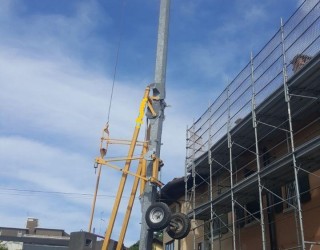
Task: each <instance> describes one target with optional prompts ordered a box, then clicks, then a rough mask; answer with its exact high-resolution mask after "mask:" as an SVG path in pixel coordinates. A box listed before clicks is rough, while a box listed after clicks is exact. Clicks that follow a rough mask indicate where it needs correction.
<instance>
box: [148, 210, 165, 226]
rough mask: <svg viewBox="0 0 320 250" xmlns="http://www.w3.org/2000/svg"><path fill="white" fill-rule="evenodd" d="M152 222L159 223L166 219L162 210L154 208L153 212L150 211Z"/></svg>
mask: <svg viewBox="0 0 320 250" xmlns="http://www.w3.org/2000/svg"><path fill="white" fill-rule="evenodd" d="M149 218H150V221H151V222H152V223H159V222H161V221H162V220H163V218H164V212H163V210H162V209H160V208H153V209H152V210H151V211H150V216H149Z"/></svg>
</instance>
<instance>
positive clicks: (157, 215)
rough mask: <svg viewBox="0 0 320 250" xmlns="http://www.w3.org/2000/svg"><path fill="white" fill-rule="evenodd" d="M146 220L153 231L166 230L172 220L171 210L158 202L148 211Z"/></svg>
mask: <svg viewBox="0 0 320 250" xmlns="http://www.w3.org/2000/svg"><path fill="white" fill-rule="evenodd" d="M145 219H146V222H147V225H148V226H149V228H150V229H151V230H153V231H158V230H162V229H165V228H166V227H167V226H168V225H169V223H170V220H171V211H170V208H169V207H168V205H167V204H165V203H163V202H156V203H154V204H152V205H151V206H150V207H149V208H148V209H147V212H146V217H145Z"/></svg>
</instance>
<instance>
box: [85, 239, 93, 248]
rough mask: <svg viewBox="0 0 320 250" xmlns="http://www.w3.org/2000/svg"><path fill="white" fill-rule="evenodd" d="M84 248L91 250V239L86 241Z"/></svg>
mask: <svg viewBox="0 0 320 250" xmlns="http://www.w3.org/2000/svg"><path fill="white" fill-rule="evenodd" d="M85 246H86V247H90V248H92V240H91V239H86V242H85Z"/></svg>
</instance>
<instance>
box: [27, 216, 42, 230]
mask: <svg viewBox="0 0 320 250" xmlns="http://www.w3.org/2000/svg"><path fill="white" fill-rule="evenodd" d="M38 222H39V220H38V219H35V218H28V219H27V226H26V228H27V229H29V234H35V229H36V228H37V227H38Z"/></svg>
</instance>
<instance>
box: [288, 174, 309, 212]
mask: <svg viewBox="0 0 320 250" xmlns="http://www.w3.org/2000/svg"><path fill="white" fill-rule="evenodd" d="M298 181H299V191H300V202H301V203H305V202H308V201H310V200H311V195H310V183H309V176H308V175H307V174H301V175H299V177H298ZM284 199H285V200H286V202H284V208H290V207H292V206H296V204H297V197H296V186H295V181H292V182H289V183H287V184H286V185H285V186H284Z"/></svg>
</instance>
